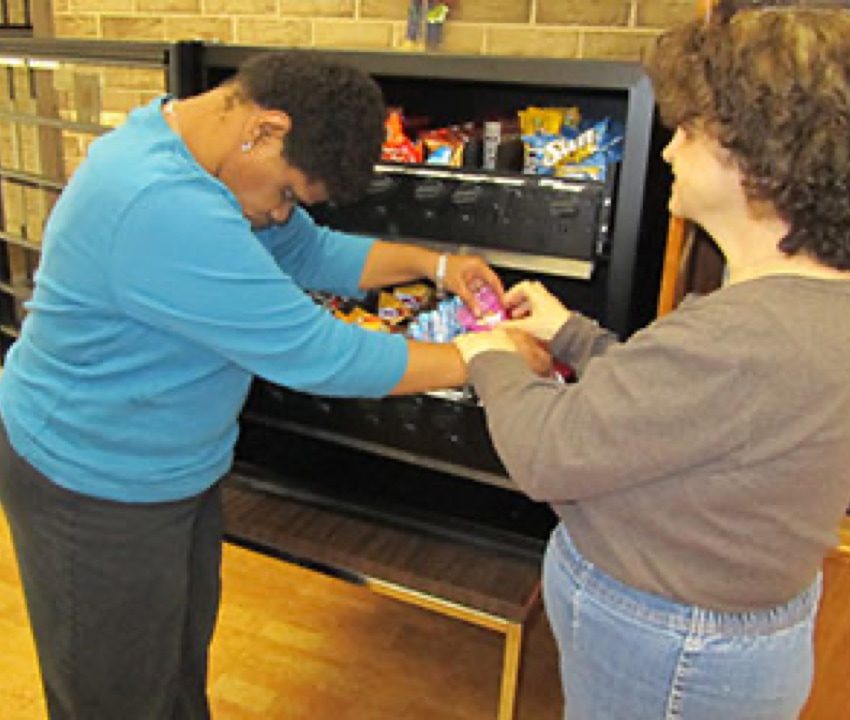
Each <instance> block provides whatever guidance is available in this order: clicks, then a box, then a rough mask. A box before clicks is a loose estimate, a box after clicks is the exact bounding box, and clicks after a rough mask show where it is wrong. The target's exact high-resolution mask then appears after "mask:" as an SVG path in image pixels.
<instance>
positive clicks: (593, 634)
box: [543, 524, 821, 720]
mask: <svg viewBox="0 0 850 720" xmlns="http://www.w3.org/2000/svg"><path fill="white" fill-rule="evenodd" d="M820 582H821V579H820V576H818V578H817V579H816V580H815V582H814V583H813V584H812V586H811V587H809V588H808V589H806V590H805V591H804V592H803V593H802V594H800V595H799V596H797V597H796V598H794V599H793V600H791V601H790V602H789V603H787V604H786V605H783V606H781V607H777V608H772V609H768V610H765V611H758V612H746V613H724V612H712V611H709V610H704V609H702V608H698V607H693V606H689V605H683V604H679V603H676V602H674V601H672V600H668V599H665V598H662V597H659V596H656V595H652V594H649V593H645V592H642V591H639V590H636V589H633V588H630V587H628V586H626V585H623V584H622V583H620V582H618V581H617V580H615V579H614V578H612V577H610V576H609V575H606V574H605V573H603V572H601V571H600V570H599V569H597V568H596V567H595V566H593V565H592V564H591V563H589V562H587V561H586V560H584V559H583V558H582V556H581V555H580V554H579V552H578V550H577V549H576V547H575V545H573V543H572V541H571V539H570V537H569V534H568V532H567V530H566V528H565V527H564V525H563V524H560V525H559V526H558V527H557V528H556V529H555V531H554V532H553V533H552V537H551V538H550V541H549V545H548V548H547V551H546V557H545V560H544V566H543V596H544V602H545V606H546V613H547V615H548V616H549V620H550V623H551V625H552V629H553V632H554V634H555V638H556V640H557V643H558V649H559V653H560V664H561V681H562V684H563V690H564V698H565V702H566V712H565V715H564V718H565V719H566V718H569V720H662V719H664V720H671V719H673V718H681V719H682V720H792V719H793V718H797V716H798V715H799V712H800V709H801V708H802V706H803V704H804V703H805V701H806V698H807V697H808V694H809V689H810V685H811V681H812V672H813V665H814V658H813V639H812V635H813V626H814V618H815V613H816V611H817V605H818V600H819V597H820Z"/></svg>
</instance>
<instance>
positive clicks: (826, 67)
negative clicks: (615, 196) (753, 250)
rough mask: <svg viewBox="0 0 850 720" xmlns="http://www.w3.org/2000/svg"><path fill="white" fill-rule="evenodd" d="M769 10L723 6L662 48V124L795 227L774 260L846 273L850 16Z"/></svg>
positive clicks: (829, 10)
mask: <svg viewBox="0 0 850 720" xmlns="http://www.w3.org/2000/svg"><path fill="white" fill-rule="evenodd" d="M768 4H769V3H766V2H752V1H751V2H749V3H746V2H743V1H742V0H737V1H736V0H722V1H721V3H720V4H719V7H718V8H717V9H716V10H715V11H714V13H713V15H712V17H711V18H710V19H709V20H707V21H702V20H695V21H693V22H690V23H687V24H684V25H681V26H679V27H676V28H673V29H672V30H670V31H668V32H666V33H664V34H663V35H662V36H661V37H660V38H659V39H658V42H657V44H656V47H655V50H654V52H653V54H652V56H651V58H650V60H649V62H648V64H647V70H648V72H649V74H650V77H651V78H652V80H653V84H654V87H655V93H656V99H657V102H658V105H659V108H660V111H661V116H662V119H663V121H664V122H665V124H667V125H669V126H671V127H676V126H688V125H689V124H692V125H695V126H697V127H700V128H702V129H704V130H705V131H706V132H708V133H709V134H710V135H712V136H713V137H715V138H716V139H717V140H718V142H719V143H720V144H721V145H722V146H723V147H725V148H726V149H728V150H730V151H731V152H732V153H733V155H734V157H735V158H736V160H737V162H738V163H739V167H740V168H741V171H742V175H743V177H744V189H745V192H746V193H747V197H748V198H749V199H750V200H751V201H768V202H770V203H772V205H773V206H774V207H775V208H776V210H777V212H778V213H779V215H780V216H781V217H782V218H784V219H785V220H786V222H788V224H789V226H790V228H791V229H790V231H789V232H788V234H787V235H786V236H785V237H784V238H783V239H782V240H781V241H780V243H779V248H780V250H782V251H783V252H784V253H786V254H788V255H794V254H797V253H798V252H804V253H807V254H809V255H810V256H812V257H813V258H815V259H816V260H818V261H819V262H821V263H822V264H824V265H827V266H829V267H834V268H837V269H839V270H850V12H847V10H841V9H836V8H837V7H839V6H840V5H846V3H836V2H832V3H827V2H821V3H820V5H821V7H819V8H814V7H812V6H811V5H815V3H811V5H810V6H809V7H789V6H788V3H785V2H782V1H781V0H780V1H779V2H775V3H774V6H773V7H766V6H767V5H768ZM798 4H799V3H798ZM824 6H826V7H824Z"/></svg>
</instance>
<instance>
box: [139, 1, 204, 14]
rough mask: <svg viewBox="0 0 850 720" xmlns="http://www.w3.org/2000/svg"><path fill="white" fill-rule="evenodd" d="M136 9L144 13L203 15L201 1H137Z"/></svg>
mask: <svg viewBox="0 0 850 720" xmlns="http://www.w3.org/2000/svg"><path fill="white" fill-rule="evenodd" d="M136 2H137V3H138V5H137V6H136V9H137V10H138V11H139V12H142V13H148V12H151V13H183V14H187V13H192V14H194V15H200V14H201V0H136Z"/></svg>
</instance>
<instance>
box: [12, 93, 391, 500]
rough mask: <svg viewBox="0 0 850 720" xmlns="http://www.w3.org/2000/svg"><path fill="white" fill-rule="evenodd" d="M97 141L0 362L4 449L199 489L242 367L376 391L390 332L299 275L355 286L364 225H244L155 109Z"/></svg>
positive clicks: (116, 479)
mask: <svg viewBox="0 0 850 720" xmlns="http://www.w3.org/2000/svg"><path fill="white" fill-rule="evenodd" d="M161 102H162V99H161V98H160V99H157V100H155V101H153V102H152V103H150V104H149V105H147V106H145V107H143V108H140V109H138V110H136V111H134V112H133V113H132V114H131V115H130V117H129V118H128V121H127V123H126V124H124V125H123V126H122V127H120V128H118V129H117V130H115V131H113V132H110V133H108V134H107V135H105V136H103V137H102V138H100V139H98V140H97V141H95V142H94V143H93V144H92V146H91V150H90V153H89V157H88V158H87V159H86V161H85V162H84V163H83V164H82V165H81V166H80V168H79V169H78V170H77V171H76V173H75V174H74V176H73V177H72V179H71V181H70V183H69V184H68V186H67V187H66V189H65V191H64V192H63V193H62V195H61V196H60V198H59V200H58V202H57V204H56V206H55V208H54V210H53V213H52V215H51V217H50V220H49V222H48V224H47V227H46V231H45V239H44V248H43V253H42V257H41V263H40V267H39V269H38V272H37V274H36V286H35V292H34V295H33V299H32V301H31V302H30V303H29V304H28V310H29V314H28V315H27V317H26V319H25V321H24V323H23V328H22V332H21V337H20V338H19V339H18V341H17V342H16V343H15V344H14V346H13V347H12V349H11V350H10V352H9V353H8V356H7V358H6V366H5V368H4V371H3V374H2V377H1V378H0V414H2V418H3V422H4V424H5V425H6V429H7V432H8V434H9V438H10V441H11V443H12V445H13V447H14V448H15V450H16V451H17V452H18V453H19V454H20V455H22V456H23V457H24V458H25V459H26V460H28V461H29V462H30V463H31V464H32V465H33V466H35V467H36V468H37V469H38V470H40V471H41V472H42V473H44V474H45V475H46V476H47V477H49V478H50V479H51V480H53V481H54V482H55V483H57V484H58V485H61V486H63V487H65V488H68V489H70V490H74V491H77V492H81V493H85V494H88V495H93V496H96V497H102V498H109V499H115V500H122V501H130V502H152V501H165V500H173V499H178V498H183V497H187V496H190V495H193V494H196V493H198V492H200V491H202V490H204V489H205V488H207V487H208V486H209V485H211V484H212V483H213V482H214V481H215V480H216V479H217V478H219V477H220V476H221V475H222V474H223V473H224V472H225V471H226V470H227V468H228V467H229V465H230V463H231V460H232V454H233V446H234V443H235V441H236V437H237V433H238V427H237V418H238V415H239V411H240V410H241V407H242V404H243V402H244V399H245V395H246V393H247V390H248V386H249V384H250V380H251V378H252V376H253V375H259V376H262V377H264V378H266V379H268V380H271V381H273V382H275V383H279V384H281V385H286V386H288V387H291V388H295V389H298V390H305V391H309V392H313V393H319V394H327V395H338V396H365V397H377V396H381V395H384V394H386V393H387V392H388V391H389V390H390V389H391V388H392V387H393V386H395V385H396V383H398V381H399V380H400V378H401V376H402V375H403V373H404V370H405V367H406V364H407V348H406V345H405V343H404V341H403V339H402V338H400V337H396V336H390V335H387V334H382V333H374V332H368V331H365V330H362V329H360V328H358V327H354V326H351V325H346V324H344V323H342V322H340V321H338V320H335V319H334V318H332V317H331V316H330V315H329V314H328V313H327V312H326V311H324V310H322V309H321V308H319V307H317V306H316V305H315V304H314V303H313V302H312V301H311V300H310V299H309V298H308V297H307V296H306V295H305V293H304V292H303V290H302V288H310V289H318V290H327V291H332V292H338V293H342V294H347V295H355V294H357V293H358V292H359V291H358V287H357V286H358V281H359V279H360V276H361V273H362V269H363V264H364V261H365V258H366V255H367V254H368V252H369V248H370V247H371V243H372V241H371V240H368V239H365V238H360V237H356V236H352V235H347V234H344V233H339V232H334V231H331V230H328V229H326V228H321V227H318V226H317V225H315V224H314V223H313V221H312V220H311V219H310V217H309V216H308V215H307V214H306V213H305V212H304V211H303V210H301V209H296V211H295V212H294V213H293V214H292V217H291V219H290V220H289V221H288V222H287V223H286V224H285V225H282V226H278V227H274V228H270V229H267V230H263V231H259V232H256V233H254V232H252V231H251V229H250V226H249V224H248V222H247V221H246V220H245V219H244V218H243V216H242V211H241V209H240V207H239V205H238V203H237V201H236V199H235V197H234V196H233V195H232V193H231V192H230V191H229V190H228V189H227V188H226V187H225V186H224V185H223V184H222V183H220V182H219V181H218V180H217V179H215V178H214V177H212V176H211V175H209V174H208V173H207V172H205V171H204V170H203V168H201V167H200V166H199V165H198V164H197V163H196V162H195V160H194V159H193V157H192V156H191V155H190V154H189V152H188V151H187V149H186V147H185V146H184V145H183V143H182V142H181V141H180V139H179V138H178V137H177V136H176V135H174V134H173V133H172V132H171V130H170V129H169V128H168V126H167V125H166V123H165V121H164V120H163V118H162V115H161V113H160V105H161Z"/></svg>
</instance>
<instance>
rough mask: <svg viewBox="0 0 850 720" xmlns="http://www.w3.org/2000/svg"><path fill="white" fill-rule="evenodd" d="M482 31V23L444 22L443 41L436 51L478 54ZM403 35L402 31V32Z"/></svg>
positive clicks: (481, 46)
mask: <svg viewBox="0 0 850 720" xmlns="http://www.w3.org/2000/svg"><path fill="white" fill-rule="evenodd" d="M484 31H485V28H484V26H483V25H471V24H467V23H446V25H445V27H444V28H443V41H442V42H441V43H440V46H439V47H438V48H437V51H439V52H442V53H457V54H459V55H480V54H481V53H482V52H483V51H484ZM403 35H404V32H402V36H403Z"/></svg>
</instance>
